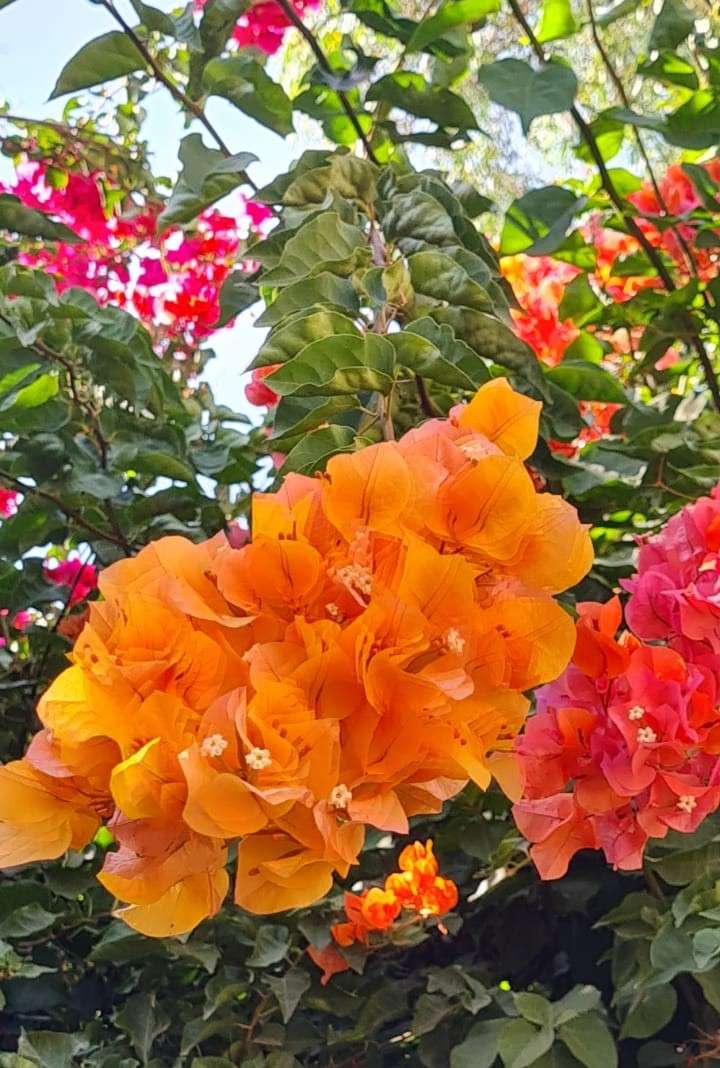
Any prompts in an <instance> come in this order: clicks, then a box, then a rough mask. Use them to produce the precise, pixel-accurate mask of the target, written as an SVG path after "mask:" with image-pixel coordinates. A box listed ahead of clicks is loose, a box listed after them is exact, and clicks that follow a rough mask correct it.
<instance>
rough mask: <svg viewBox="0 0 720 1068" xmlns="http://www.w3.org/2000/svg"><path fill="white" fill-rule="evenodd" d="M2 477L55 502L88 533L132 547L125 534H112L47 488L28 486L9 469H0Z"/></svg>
mask: <svg viewBox="0 0 720 1068" xmlns="http://www.w3.org/2000/svg"><path fill="white" fill-rule="evenodd" d="M0 479H4V480H5V481H6V482H9V483H10V485H11V486H15V487H16V488H17V489H19V490H20V492H21V493H33V494H34V495H35V496H36V497H42V498H43V500H46V501H50V503H51V504H54V505H55V507H56V508H57V509H59V511H61V512H62V513H63V515H64V516H66V517H67V518H68V519H71V520H72V521H73V523H76V524H77V526H79V527H80V528H81V529H82V530H86V531H87V532H88V534H93V535H94V536H95V537H96V538H101V539H102V540H103V541H108V542H110V544H111V545H117V546H119V547H120V548H121V549H123V550H126V549H132V548H133V543H132V542H130V541H128V539H127V538H125V537H124V536H123V537H122V538H120V537H117V536H116V535H114V534H111V533H110V532H109V531H107V530H102V529H101V528H100V527H97V526H95V524H94V523H91V522H90V520H89V519H85V518H84V517H83V516H82V515H81V514H80V512H78V511H77V510H76V509H75V508H71V507H70V506H69V505H67V504H66V503H65V501H63V500H61V499H60V497H56V496H55V494H54V493H49V492H48V491H47V490H44V489H40V487H39V486H28V485H26V484H25V483H24V482H21V481H20V479H19V478H15V476H14V475H11V474H10V472H9V471H2V470H0Z"/></svg>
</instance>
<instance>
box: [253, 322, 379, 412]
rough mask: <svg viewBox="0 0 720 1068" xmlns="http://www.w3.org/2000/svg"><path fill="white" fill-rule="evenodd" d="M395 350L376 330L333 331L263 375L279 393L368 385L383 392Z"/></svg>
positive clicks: (353, 391) (338, 390) (352, 389)
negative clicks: (358, 333) (356, 331)
mask: <svg viewBox="0 0 720 1068" xmlns="http://www.w3.org/2000/svg"><path fill="white" fill-rule="evenodd" d="M394 368H395V353H394V350H393V347H392V345H391V344H390V342H389V341H388V340H387V339H386V338H383V337H380V336H379V335H378V334H366V335H365V336H364V337H357V336H356V335H355V334H336V335H335V336H334V337H329V338H324V339H323V340H321V341H313V342H311V344H309V345H306V346H305V348H304V349H302V350H301V351H300V352H299V353H298V354H297V356H294V357H293V358H292V359H291V360H288V362H287V363H285V364H283V365H282V367H280V368H279V369H278V370H277V371H275V372H274V374H272V375H269V376H268V378H266V380H265V381H266V382H267V384H268V385H269V386H270V388H271V389H274V390H276V391H277V392H278V393H279V394H280V395H281V396H287V395H289V394H295V395H297V396H299V397H303V396H304V397H308V396H313V395H319V396H328V395H330V394H334V393H340V394H351V395H355V394H357V392H358V390H362V389H371V390H378V391H379V392H381V393H387V391H388V390H389V389H390V386H391V385H392V381H393V372H394Z"/></svg>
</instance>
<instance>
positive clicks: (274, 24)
mask: <svg viewBox="0 0 720 1068" xmlns="http://www.w3.org/2000/svg"><path fill="white" fill-rule="evenodd" d="M206 3H207V0H195V8H196V9H197V10H202V8H204V7H205V4H206ZM319 3H320V0H293V7H294V8H295V10H296V11H297V13H298V15H302V14H303V13H304V12H305V11H312V9H313V8H316V7H317V6H318V4H319ZM290 26H291V22H290V19H289V18H288V17H287V15H286V14H285V12H284V11H283V9H282V8H281V7H280V5H279V4H276V3H275V2H274V0H263V2H261V3H259V4H253V5H252V7H250V8H249V10H248V11H246V12H245V14H244V15H241V16H240V18H239V19H238V21H237V23H236V25H235V29H234V30H233V35H232V39H233V41H234V42H235V44H236V45H237V46H238V48H257V49H259V50H260V51H261V52H265V54H266V55H268V56H272V55H274V54H275V53H276V52H277V51H278V49H279V48H280V47H281V45H282V43H283V40H284V38H285V33H286V31H287V30H288V29H289V28H290Z"/></svg>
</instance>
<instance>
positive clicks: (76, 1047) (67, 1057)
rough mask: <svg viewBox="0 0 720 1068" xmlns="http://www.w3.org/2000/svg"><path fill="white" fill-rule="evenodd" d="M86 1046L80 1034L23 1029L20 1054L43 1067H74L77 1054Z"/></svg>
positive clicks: (19, 1046) (19, 1048) (19, 1047)
mask: <svg viewBox="0 0 720 1068" xmlns="http://www.w3.org/2000/svg"><path fill="white" fill-rule="evenodd" d="M85 1048H87V1043H86V1042H85V1040H84V1039H83V1038H82V1037H81V1036H80V1035H69V1034H63V1033H60V1032H59V1031H23V1032H22V1034H21V1035H20V1041H19V1042H18V1053H19V1054H20V1056H21V1057H27V1059H28V1060H29V1061H32V1062H33V1063H34V1064H39V1065H41V1066H42V1068H73V1059H74V1057H75V1055H76V1054H77V1053H80V1052H81V1051H82V1050H83V1049H85Z"/></svg>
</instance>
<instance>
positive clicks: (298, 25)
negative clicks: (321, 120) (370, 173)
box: [277, 0, 378, 163]
mask: <svg viewBox="0 0 720 1068" xmlns="http://www.w3.org/2000/svg"><path fill="white" fill-rule="evenodd" d="M277 2H278V4H279V5H280V7H281V8H282V9H283V11H284V12H285V14H286V15H287V17H288V18H289V19H290V21H291V22H292V24H293V26H294V27H295V29H296V30H298V32H299V33H301V34H302V36H303V37H304V39H305V41H306V42H307V44H308V45H309V47H310V50H311V51H312V53H313V55H314V56H315V58H316V60H317V61H318V63H319V65H320V66H321V67H322V69H323V70H324V71H325V73H326V74H333V73H334V71H333V69H332V67H331V66H330V64H329V63H328V61H327V57H326V56H325V53H324V52H323V50H322V48H321V47H320V45H319V44H318V42H317V39H316V37H315V34H314V33H313V32H312V30H310V29H308V27H307V26H306V25H305V23H304V22H303V20H302V19H301V18H300V16H299V15H298V13H297V11H296V10H295V8H294V7H293V5H292V4H291V3H290V2H289V0H277ZM336 92H337V95H338V97H339V98H340V103H341V104H342V108H343V111H344V112H345V114H346V115H347V117H348V119H349V120H350V122H351V123H352V125H353V129H354V130H355V133H356V134H357V135H358V138H359V139H360V141H362V143H363V147H364V149H365V153H366V155H367V158H368V159H369V160H370V161H371V162H372V163H378V159H377V156H376V155H375V153H374V152H373V150H372V145H371V144H370V141H369V139H368V137H367V134H366V133H365V131H364V130H363V128H362V126H361V125H360V120H359V119H358V117H357V115H356V114H355V109H354V108H353V106H352V104H351V103H350V101H349V100H348V98H347V96H346V94H345V93H344V92H343V91H342V89H337V90H336Z"/></svg>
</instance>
